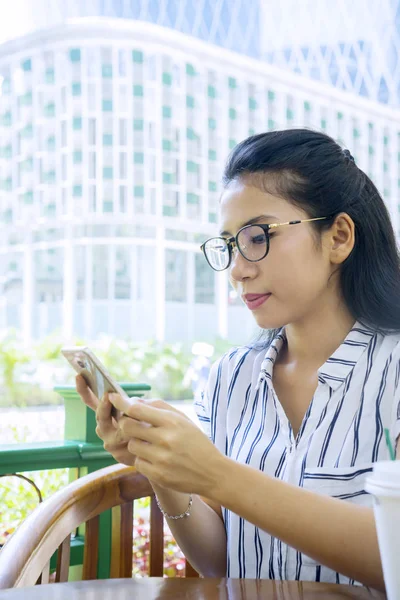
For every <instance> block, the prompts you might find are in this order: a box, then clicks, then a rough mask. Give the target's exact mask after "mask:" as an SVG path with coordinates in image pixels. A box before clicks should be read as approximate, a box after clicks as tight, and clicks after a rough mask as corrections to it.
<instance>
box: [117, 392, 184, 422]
mask: <svg viewBox="0 0 400 600" xmlns="http://www.w3.org/2000/svg"><path fill="white" fill-rule="evenodd" d="M110 401H111V402H112V403H113V405H114V406H115V407H116V408H118V409H119V410H123V412H124V413H125V414H126V415H127V416H128V417H131V418H132V419H136V420H137V421H145V422H146V423H150V425H153V426H154V427H161V426H162V425H166V424H167V423H169V422H170V421H171V415H172V411H170V410H165V409H162V408H155V407H153V406H148V405H146V404H144V403H142V402H135V403H134V404H131V405H128V404H127V403H126V402H125V401H124V399H123V398H121V396H119V395H118V394H110Z"/></svg>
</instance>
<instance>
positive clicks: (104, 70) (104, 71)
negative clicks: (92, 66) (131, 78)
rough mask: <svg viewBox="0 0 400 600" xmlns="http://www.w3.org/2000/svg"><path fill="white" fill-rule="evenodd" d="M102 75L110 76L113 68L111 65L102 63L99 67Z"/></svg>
mask: <svg viewBox="0 0 400 600" xmlns="http://www.w3.org/2000/svg"><path fill="white" fill-rule="evenodd" d="M101 72H102V75H103V77H112V74H113V70H112V65H103V66H102V68H101Z"/></svg>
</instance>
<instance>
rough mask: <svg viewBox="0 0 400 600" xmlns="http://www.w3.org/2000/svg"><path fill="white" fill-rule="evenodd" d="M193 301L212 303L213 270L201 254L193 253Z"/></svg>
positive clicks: (213, 296) (213, 300)
mask: <svg viewBox="0 0 400 600" xmlns="http://www.w3.org/2000/svg"><path fill="white" fill-rule="evenodd" d="M194 258H195V302H196V303H197V304H214V302H215V271H213V270H212V269H211V268H210V266H209V265H208V263H207V261H206V260H205V258H204V256H203V255H202V254H195V257H194Z"/></svg>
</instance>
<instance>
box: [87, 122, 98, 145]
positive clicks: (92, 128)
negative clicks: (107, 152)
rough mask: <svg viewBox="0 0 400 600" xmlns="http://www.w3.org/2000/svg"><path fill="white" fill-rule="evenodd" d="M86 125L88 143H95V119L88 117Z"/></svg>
mask: <svg viewBox="0 0 400 600" xmlns="http://www.w3.org/2000/svg"><path fill="white" fill-rule="evenodd" d="M88 127H89V131H88V136H89V144H90V145H93V144H95V143H96V119H89V124H88Z"/></svg>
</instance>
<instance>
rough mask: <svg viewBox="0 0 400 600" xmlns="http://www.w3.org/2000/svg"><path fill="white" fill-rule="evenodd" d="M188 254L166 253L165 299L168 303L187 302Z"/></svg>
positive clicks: (181, 252) (169, 251) (183, 252)
mask: <svg viewBox="0 0 400 600" xmlns="http://www.w3.org/2000/svg"><path fill="white" fill-rule="evenodd" d="M186 281H187V252H185V251H182V250H171V249H169V248H167V249H166V251H165V299H166V300H167V302H186V300H187V290H186V288H187V283H186Z"/></svg>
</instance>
